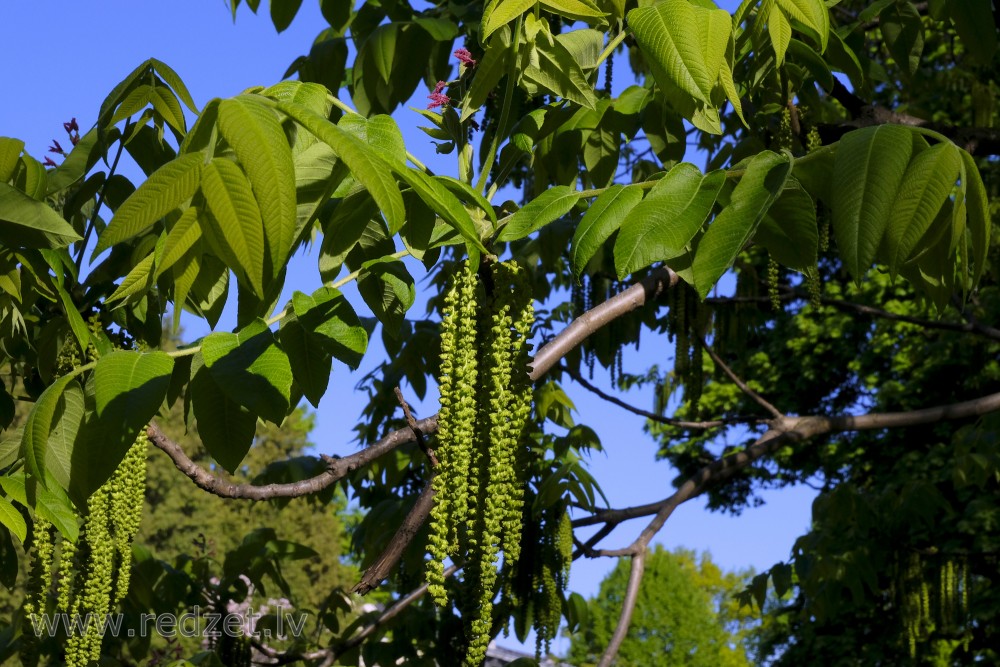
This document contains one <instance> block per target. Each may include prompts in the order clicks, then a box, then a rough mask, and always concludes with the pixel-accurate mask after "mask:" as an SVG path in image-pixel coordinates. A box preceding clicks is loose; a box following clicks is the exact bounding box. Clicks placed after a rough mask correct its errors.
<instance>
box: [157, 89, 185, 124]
mask: <svg viewBox="0 0 1000 667" xmlns="http://www.w3.org/2000/svg"><path fill="white" fill-rule="evenodd" d="M149 101H150V102H151V103H152V105H153V108H154V109H155V110H156V111H157V113H159V114H160V115H161V116H163V119H164V120H165V121H167V124H168V125H170V127H172V128H174V129H175V130H176V131H177V132H178V134H185V133H186V132H187V119H185V118H184V111H183V109H181V104H180V102H178V101H177V98H176V97H175V96H174V94H173V93H172V92H171V91H170V89H169V88H166V87H164V86H155V87H154V88H153V89H152V91H151V95H150V98H149Z"/></svg>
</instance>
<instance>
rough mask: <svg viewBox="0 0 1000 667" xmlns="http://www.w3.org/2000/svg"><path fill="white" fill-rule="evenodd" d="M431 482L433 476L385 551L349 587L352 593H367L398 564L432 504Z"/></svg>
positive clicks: (425, 518) (432, 489) (432, 488)
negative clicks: (359, 578)
mask: <svg viewBox="0 0 1000 667" xmlns="http://www.w3.org/2000/svg"><path fill="white" fill-rule="evenodd" d="M433 482H434V477H431V478H430V479H429V480H427V485H426V486H425V487H424V490H423V491H421V492H420V496H419V497H418V498H417V502H415V503H414V504H413V507H412V508H410V511H409V513H408V514H407V515H406V518H405V519H403V523H402V524H400V526H399V528H398V529H397V530H396V534H395V535H393V536H392V539H390V540H389V544H388V546H387V547H386V548H385V551H383V552H382V554H381V555H380V556H379V557H378V559H377V560H376V561H375V562H374V563H372V564H371V565H370V566H369V567H368V569H367V570H365V572H364V574H363V575H361V581H359V582H358V583H357V584H356V585H355V586H354V588H352V589H351V592H352V593H358V594H360V595H367V594H368V593H369V592H370V591H371V590H372V589H374V588H377V587H378V585H379V584H381V583H382V581H383V580H384V579H386V578H387V577H388V576H389V574H390V573H391V572H392V571H393V570H395V569H396V566H397V565H399V560H400V559H401V558H402V557H403V552H404V551H406V547H408V546H410V542H412V541H413V538H414V536H415V535H416V534H417V531H419V530H420V526H422V525H424V521H426V520H427V517H428V516H429V515H430V513H431V508H432V507H433V506H434V486H433Z"/></svg>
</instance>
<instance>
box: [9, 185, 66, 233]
mask: <svg viewBox="0 0 1000 667" xmlns="http://www.w3.org/2000/svg"><path fill="white" fill-rule="evenodd" d="M79 240H80V235H79V234H77V233H76V232H75V231H74V230H73V228H72V227H71V226H70V225H69V224H68V223H67V222H66V221H65V220H63V217H62V216H61V215H59V214H58V213H56V212H55V211H53V210H52V209H51V208H50V207H48V206H47V205H45V204H43V203H42V202H40V201H36V200H35V199H32V198H31V197H29V196H28V195H26V194H24V193H23V192H21V191H20V190H18V189H16V188H13V187H11V186H10V185H7V184H6V183H0V243H2V244H3V245H4V246H6V247H8V248H65V247H66V246H68V245H70V244H71V243H74V242H76V241H79Z"/></svg>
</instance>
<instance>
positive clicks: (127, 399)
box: [69, 350, 174, 505]
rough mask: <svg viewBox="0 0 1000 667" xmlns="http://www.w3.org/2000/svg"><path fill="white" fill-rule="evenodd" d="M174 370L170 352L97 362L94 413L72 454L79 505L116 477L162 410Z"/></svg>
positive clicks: (119, 355)
mask: <svg viewBox="0 0 1000 667" xmlns="http://www.w3.org/2000/svg"><path fill="white" fill-rule="evenodd" d="M173 367H174V360H173V358H172V357H171V356H170V355H168V354H167V353H166V352H159V351H157V352H131V351H124V350H117V351H113V352H110V353H108V354H106V355H104V356H103V357H101V358H100V360H99V361H98V362H97V367H96V368H95V369H94V376H93V397H94V398H93V401H94V402H93V406H94V407H93V411H92V412H91V413H90V414H89V415H88V418H87V422H86V423H85V424H84V426H83V430H82V432H81V435H80V438H78V440H79V442H78V443H77V445H76V447H75V448H74V450H73V465H72V478H71V483H70V486H69V490H70V491H71V492H72V494H73V497H74V500H75V501H76V502H77V504H78V505H80V504H81V503H82V502H83V501H85V500H86V499H87V498H89V497H90V495H91V494H92V493H93V492H94V491H96V490H97V489H98V488H100V487H101V485H102V484H104V483H105V482H106V481H107V480H108V479H110V477H111V475H112V474H113V473H114V471H115V469H116V468H117V467H118V464H119V463H121V461H122V459H123V458H125V454H126V453H127V452H128V450H129V448H130V447H132V445H133V444H134V443H135V438H136V435H137V434H138V433H139V431H141V430H142V429H144V428H146V425H147V424H149V420H150V419H152V418H153V416H154V415H155V414H156V412H157V410H159V409H160V405H162V403H163V400H164V398H166V395H167V389H168V388H169V386H170V374H171V372H172V370H173Z"/></svg>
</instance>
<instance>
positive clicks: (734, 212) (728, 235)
mask: <svg viewBox="0 0 1000 667" xmlns="http://www.w3.org/2000/svg"><path fill="white" fill-rule="evenodd" d="M790 172H791V163H790V162H789V161H788V158H787V157H786V156H784V155H778V154H776V153H772V152H770V151H763V152H761V153H759V154H757V156H755V157H754V158H753V159H752V160H751V161H750V163H749V164H748V165H747V167H746V172H745V173H744V174H743V178H741V179H740V182H739V183H737V185H736V188H735V189H733V193H732V195H731V197H730V200H729V204H728V205H727V206H726V207H725V208H724V209H722V212H721V213H719V215H718V216H716V218H715V221H714V222H713V223H712V224H710V225H709V226H708V230H707V231H706V232H705V235H704V236H703V237H702V238H701V240H700V241H699V242H698V248H697V250H696V251H695V256H694V263H693V264H692V267H691V268H692V272H693V273H694V286H695V289H697V291H698V294H699V295H700V296H701V298H703V299H704V298H705V297H706V296H707V295H708V292H709V290H711V289H712V287H713V286H714V285H715V283H716V282H717V281H718V280H719V278H720V277H722V274H723V273H725V272H726V269H728V268H729V267H730V266H732V264H733V261H734V260H735V259H736V256H737V255H738V254H739V253H740V252H741V251H742V250H743V247H744V246H745V245H746V243H747V241H749V240H750V238H751V237H752V236H753V235H754V233H755V232H756V231H757V226H758V225H759V224H760V221H761V220H762V219H763V218H764V216H765V215H766V214H767V211H768V209H769V208H770V207H771V204H772V203H773V202H774V201H775V199H777V198H778V195H779V194H781V191H782V189H783V188H784V187H785V182H786V181H787V180H788V175H789V173H790Z"/></svg>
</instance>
